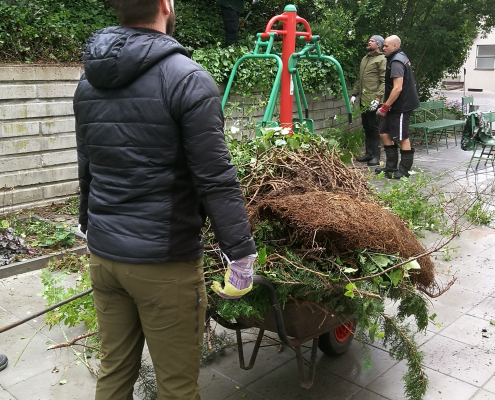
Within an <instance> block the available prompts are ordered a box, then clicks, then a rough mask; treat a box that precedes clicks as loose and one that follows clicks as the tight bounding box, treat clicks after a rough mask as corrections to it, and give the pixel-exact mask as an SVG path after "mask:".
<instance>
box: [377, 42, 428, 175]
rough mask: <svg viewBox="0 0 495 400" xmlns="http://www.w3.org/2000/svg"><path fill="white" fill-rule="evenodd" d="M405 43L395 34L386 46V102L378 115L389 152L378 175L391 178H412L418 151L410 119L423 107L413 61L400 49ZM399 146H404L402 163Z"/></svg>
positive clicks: (381, 132)
mask: <svg viewBox="0 0 495 400" xmlns="http://www.w3.org/2000/svg"><path fill="white" fill-rule="evenodd" d="M400 45H401V40H400V38H399V37H398V36H396V35H392V36H389V37H387V38H386V39H385V42H384V43H383V53H384V54H385V58H386V59H387V67H386V70H385V97H384V99H385V102H384V103H383V104H382V106H381V107H380V108H379V109H378V111H377V112H376V114H377V115H378V116H379V117H383V123H382V127H381V129H380V137H381V139H382V142H383V147H384V149H385V156H386V162H385V167H384V168H376V169H375V173H376V174H379V173H380V172H385V176H386V177H387V178H389V179H392V178H394V179H400V178H402V177H409V171H410V170H411V168H412V165H413V160H414V149H413V148H411V143H410V142H409V118H410V116H411V113H412V111H413V110H414V109H416V108H418V107H419V97H418V92H417V91H416V84H415V83H414V77H413V72H412V68H411V62H410V61H409V59H408V58H407V56H406V55H405V54H404V52H403V51H402V50H401V48H400ZM397 143H399V145H400V155H401V157H400V164H399V165H398V167H397V164H398V163H399V153H398V148H397Z"/></svg>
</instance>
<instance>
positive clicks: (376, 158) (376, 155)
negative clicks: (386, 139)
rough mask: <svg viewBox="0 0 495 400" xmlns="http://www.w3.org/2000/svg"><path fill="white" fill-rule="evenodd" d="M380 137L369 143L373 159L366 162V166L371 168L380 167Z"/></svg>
mask: <svg viewBox="0 0 495 400" xmlns="http://www.w3.org/2000/svg"><path fill="white" fill-rule="evenodd" d="M381 141H382V140H381V139H380V136H378V137H377V138H373V141H372V142H371V144H372V146H371V149H372V156H373V158H372V159H371V160H369V161H368V166H370V167H372V166H373V165H380V143H381Z"/></svg>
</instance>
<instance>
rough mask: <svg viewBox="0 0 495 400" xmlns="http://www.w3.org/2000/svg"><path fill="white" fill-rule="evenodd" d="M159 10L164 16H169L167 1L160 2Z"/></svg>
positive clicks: (161, 0) (169, 7) (169, 8)
mask: <svg viewBox="0 0 495 400" xmlns="http://www.w3.org/2000/svg"><path fill="white" fill-rule="evenodd" d="M160 10H161V11H163V13H164V14H165V15H169V14H170V10H171V6H170V3H169V0H160Z"/></svg>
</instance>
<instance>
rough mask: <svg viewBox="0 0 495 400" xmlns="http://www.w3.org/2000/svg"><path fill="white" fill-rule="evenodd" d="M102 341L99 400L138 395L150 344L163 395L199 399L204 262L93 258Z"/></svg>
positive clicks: (172, 398) (173, 399) (172, 399)
mask: <svg viewBox="0 0 495 400" xmlns="http://www.w3.org/2000/svg"><path fill="white" fill-rule="evenodd" d="M90 276H91V284H92V286H93V289H94V293H93V296H94V302H95V308H96V315H97V318H98V327H99V337H100V341H101V351H102V359H101V367H100V372H99V375H98V382H97V385H96V397H95V398H96V400H132V399H133V388H134V384H135V382H136V380H137V378H138V372H139V368H140V365H141V356H142V351H143V346H144V342H145V340H146V343H147V345H148V349H149V352H150V355H151V359H152V361H153V367H154V369H155V373H156V383H157V393H158V399H159V400H200V399H201V398H200V396H199V389H200V388H199V385H198V383H197V380H198V375H199V363H200V357H201V348H202V344H203V330H204V320H205V313H206V303H207V297H206V289H205V283H204V275H203V261H202V260H201V259H200V260H196V261H189V262H170V263H162V264H127V263H120V262H116V261H112V260H108V259H105V258H102V257H99V256H97V255H95V254H91V256H90Z"/></svg>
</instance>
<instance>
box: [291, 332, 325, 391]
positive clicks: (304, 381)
mask: <svg viewBox="0 0 495 400" xmlns="http://www.w3.org/2000/svg"><path fill="white" fill-rule="evenodd" d="M318 339H319V338H318V337H316V338H314V339H313V347H312V349H311V360H310V362H309V365H308V376H306V374H305V372H304V364H303V363H304V361H303V357H302V354H301V346H300V345H296V346H294V350H295V352H296V360H297V369H298V370H299V380H300V382H301V387H303V388H305V389H309V388H310V387H311V386H313V382H314V380H315V369H316V354H317V352H318Z"/></svg>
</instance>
